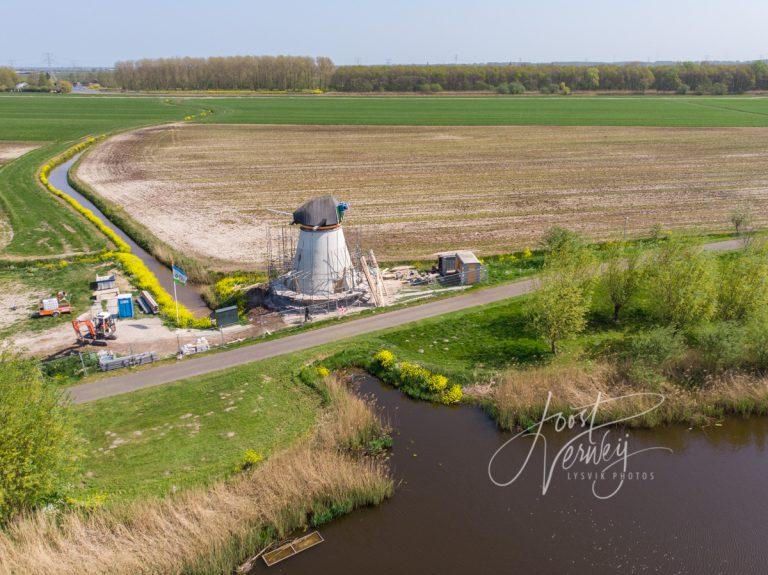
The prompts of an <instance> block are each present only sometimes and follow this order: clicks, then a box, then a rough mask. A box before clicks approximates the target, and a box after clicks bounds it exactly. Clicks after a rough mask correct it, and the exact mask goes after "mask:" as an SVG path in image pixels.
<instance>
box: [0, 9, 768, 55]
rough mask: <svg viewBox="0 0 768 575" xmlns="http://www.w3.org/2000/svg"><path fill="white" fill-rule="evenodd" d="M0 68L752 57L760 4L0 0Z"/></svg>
mask: <svg viewBox="0 0 768 575" xmlns="http://www.w3.org/2000/svg"><path fill="white" fill-rule="evenodd" d="M0 13H1V14H2V21H3V23H2V30H3V32H2V35H0V64H2V65H7V64H8V63H9V61H11V60H13V61H14V63H15V64H16V65H17V66H32V65H42V64H43V63H44V61H45V58H44V53H46V52H50V53H52V55H53V60H54V64H55V65H63V66H69V65H72V63H73V62H74V63H77V64H79V65H111V64H113V63H114V62H115V61H117V60H129V59H137V58H144V57H160V56H211V55H231V54H293V55H321V56H330V57H331V58H332V59H333V60H334V61H335V62H336V63H337V64H354V63H356V62H360V63H361V64H383V63H387V62H391V63H426V62H430V63H439V62H453V61H454V59H456V58H458V61H459V62H488V61H493V62H505V61H518V60H523V61H532V62H550V61H568V60H591V61H620V60H649V59H650V60H701V59H704V58H709V59H718V60H753V59H757V58H760V57H766V55H768V42H766V24H768V0H728V1H726V0H634V1H630V0H570V1H565V0H538V1H533V0H529V1H521V0H472V1H468V0H380V1H378V2H370V1H366V0H278V1H275V0H272V1H268V2H265V1H257V0H217V1H207V0H152V1H150V0H134V1H126V2H113V1H111V0H100V1H95V0H55V1H54V0H2V2H0Z"/></svg>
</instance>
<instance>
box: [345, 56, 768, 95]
mask: <svg viewBox="0 0 768 575" xmlns="http://www.w3.org/2000/svg"><path fill="white" fill-rule="evenodd" d="M331 88H332V89H334V90H338V91H341V92H439V91H442V90H450V91H490V90H493V91H496V92H500V93H521V92H544V93H554V92H558V91H559V92H561V93H569V92H570V91H571V90H583V91H592V90H600V91H628V92H645V91H646V90H658V91H661V92H676V93H683V94H684V93H688V92H693V93H701V94H742V93H744V92H747V91H749V90H754V89H761V90H765V89H768V64H766V62H764V61H755V62H750V63H740V64H710V63H694V62H683V63H679V64H668V65H645V64H599V65H595V66H585V65H561V64H522V65H515V64H502V65H491V64H489V65H438V66H429V65H425V66H341V67H339V68H337V69H336V72H335V74H334V75H333V79H332V81H331Z"/></svg>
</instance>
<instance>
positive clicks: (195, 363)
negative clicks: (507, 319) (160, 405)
mask: <svg viewBox="0 0 768 575" xmlns="http://www.w3.org/2000/svg"><path fill="white" fill-rule="evenodd" d="M740 246H741V242H740V241H739V240H728V241H724V242H717V243H713V244H708V245H707V246H706V249H708V250H711V251H726V250H733V249H737V248H739V247H740ZM534 286H535V280H532V279H528V280H522V281H518V282H514V283H509V284H504V285H500V286H497V287H492V288H487V289H482V290H477V291H472V292H469V293H467V294H464V295H460V296H456V297H451V298H446V299H443V300H439V301H434V302H430V303H425V304H422V305H417V306H414V307H407V308H403V309H399V310H395V311H390V312H386V313H383V314H380V315H375V316H371V317H366V318H360V319H355V320H351V321H348V322H346V323H342V324H339V325H332V326H329V327H323V328H319V329H315V330H309V331H305V332H302V333H299V334H296V335H291V336H287V337H283V338H280V339H275V340H272V341H267V342H262V343H255V344H253V345H248V346H243V347H240V348H237V349H233V350H230V351H224V352H221V353H215V354H211V355H207V356H203V357H197V358H194V357H193V358H188V359H185V360H182V361H179V362H177V363H173V364H167V365H163V366H160V367H156V368H152V369H146V370H143V371H138V372H133V373H126V374H125V375H118V376H115V377H111V378H107V379H103V380H99V381H94V382H92V383H86V384H83V385H77V386H74V387H71V388H70V389H69V392H70V394H71V396H72V400H73V401H74V402H75V403H85V402H88V401H94V400H97V399H102V398H104V397H111V396H113V395H120V394H123V393H129V392H131V391H135V390H137V389H143V388H145V387H154V386H156V385H162V384H164V383H169V382H171V381H177V380H180V379H186V378H189V377H194V376H197V375H203V374H206V373H211V372H214V371H220V370H222V369H226V368H229V367H234V366H237V365H243V364H246V363H251V362H253V361H258V360H260V359H267V358H270V357H275V356H278V355H283V354H286V353H293V352H296V351H301V350H305V349H309V348H311V347H315V346H318V345H322V344H325V343H330V342H333V341H339V340H342V339H346V338H349V337H353V336H357V335H362V334H365V333H371V332H374V331H379V330H382V329H387V328H390V327H397V326H400V325H404V324H407V323H410V322H413V321H417V320H420V319H425V318H429V317H435V316H439V315H443V314H446V313H451V312H455V311H460V310H463V309H467V308H471V307H475V306H479V305H485V304H489V303H494V302H498V301H501V300H504V299H507V298H511V297H516V296H520V295H523V294H526V293H529V292H531V291H533V289H534Z"/></svg>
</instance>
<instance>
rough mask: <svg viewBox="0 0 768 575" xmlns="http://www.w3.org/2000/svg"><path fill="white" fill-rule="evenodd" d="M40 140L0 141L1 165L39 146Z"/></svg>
mask: <svg viewBox="0 0 768 575" xmlns="http://www.w3.org/2000/svg"><path fill="white" fill-rule="evenodd" d="M41 145H42V144H41V143H40V142H7V141H0V165H2V164H5V163H8V162H10V161H11V160H15V159H16V158H18V157H19V156H23V155H24V154H26V153H27V152H31V151H32V150H34V149H35V148H39V147H40V146H41Z"/></svg>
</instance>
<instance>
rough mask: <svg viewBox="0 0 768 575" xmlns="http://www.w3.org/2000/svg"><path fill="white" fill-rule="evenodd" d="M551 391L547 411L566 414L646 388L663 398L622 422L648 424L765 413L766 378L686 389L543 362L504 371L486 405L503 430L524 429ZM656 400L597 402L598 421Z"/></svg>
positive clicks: (732, 377) (735, 377)
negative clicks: (530, 367)
mask: <svg viewBox="0 0 768 575" xmlns="http://www.w3.org/2000/svg"><path fill="white" fill-rule="evenodd" d="M548 392H551V393H552V399H551V401H550V405H549V413H550V414H551V413H554V412H557V411H563V412H571V411H573V408H577V407H582V406H585V405H589V404H591V403H594V402H595V400H596V398H597V394H598V393H600V394H601V395H602V397H603V399H605V398H618V397H623V396H628V395H632V394H637V393H640V392H652V393H656V394H661V395H663V396H664V402H663V403H662V404H661V405H660V406H659V407H658V408H656V409H654V410H653V411H650V412H649V413H646V414H645V415H643V416H640V417H635V418H633V419H631V420H628V421H627V422H626V424H627V425H631V426H639V427H654V426H657V425H663V424H667V423H688V424H700V423H703V422H706V421H707V420H709V419H711V418H716V417H722V416H724V415H728V414H740V415H749V414H766V413H768V378H766V377H757V376H751V375H747V374H724V375H722V376H720V377H719V378H718V379H717V380H716V381H712V382H710V383H709V384H708V385H707V386H706V387H703V388H699V389H686V388H684V387H681V386H680V385H677V384H674V383H670V382H668V381H659V382H655V383H653V384H647V385H643V384H638V383H630V382H628V381H626V380H625V379H624V378H622V377H620V375H619V374H617V372H616V371H615V370H614V369H613V368H611V367H609V366H606V365H597V366H592V367H590V368H585V367H581V366H572V365H570V366H568V365H566V366H545V367H537V368H532V369H528V370H510V371H508V372H506V373H505V374H504V375H503V376H502V378H501V380H500V382H499V384H498V385H497V386H496V388H495V389H494V390H493V392H492V394H491V402H490V409H491V411H492V412H493V415H494V417H495V418H496V420H497V421H498V422H499V425H500V426H501V427H503V428H505V429H513V428H515V427H518V426H522V427H528V426H529V425H531V424H532V423H534V422H538V421H540V419H541V417H542V414H543V412H544V407H545V403H546V400H547V393H548ZM656 401H657V399H656V398H652V397H647V396H633V397H628V398H625V399H621V400H619V401H615V402H610V403H607V404H605V405H602V407H600V409H599V410H598V415H597V418H596V419H597V421H598V422H599V423H602V422H609V421H616V420H618V419H621V418H624V417H628V416H630V415H634V414H639V413H641V412H643V411H645V410H647V409H649V408H650V407H651V406H652V405H653V404H654V403H656Z"/></svg>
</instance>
